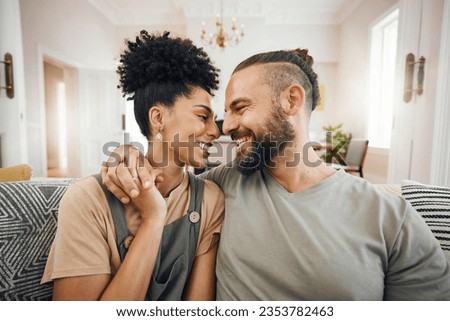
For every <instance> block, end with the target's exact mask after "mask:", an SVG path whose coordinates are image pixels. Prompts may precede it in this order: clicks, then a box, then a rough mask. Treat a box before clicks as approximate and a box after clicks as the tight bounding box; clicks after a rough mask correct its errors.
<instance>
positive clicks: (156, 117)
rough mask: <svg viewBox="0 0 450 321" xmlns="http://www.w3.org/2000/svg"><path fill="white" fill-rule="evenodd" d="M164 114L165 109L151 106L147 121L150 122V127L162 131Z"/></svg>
mask: <svg viewBox="0 0 450 321" xmlns="http://www.w3.org/2000/svg"><path fill="white" fill-rule="evenodd" d="M164 114H165V110H164V108H163V107H162V106H159V105H155V106H152V107H151V108H150V110H149V111H148V121H149V123H150V128H154V129H155V130H157V131H158V132H160V131H162V130H163V128H164Z"/></svg>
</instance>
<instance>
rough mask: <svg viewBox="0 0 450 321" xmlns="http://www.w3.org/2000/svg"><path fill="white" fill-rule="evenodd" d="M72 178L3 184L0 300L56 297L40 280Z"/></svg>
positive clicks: (0, 197)
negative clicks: (59, 209) (60, 202)
mask: <svg viewBox="0 0 450 321" xmlns="http://www.w3.org/2000/svg"><path fill="white" fill-rule="evenodd" d="M71 181H72V180H70V179H69V180H48V181H27V182H8V183H0V301H3V300H50V299H51V298H52V287H51V285H50V284H44V285H41V284H40V281H41V277H42V273H43V272H44V267H45V264H46V261H47V256H48V252H49V250H50V245H51V243H52V241H53V238H54V234H55V231H56V220H57V216H58V206H59V201H60V199H61V197H62V195H63V194H64V192H65V191H66V189H67V186H68V185H69V184H70V182H71Z"/></svg>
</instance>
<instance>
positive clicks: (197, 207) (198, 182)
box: [187, 171, 205, 215]
mask: <svg viewBox="0 0 450 321" xmlns="http://www.w3.org/2000/svg"><path fill="white" fill-rule="evenodd" d="M188 173H189V186H190V187H191V195H190V202H189V208H188V210H187V212H188V214H189V213H191V212H194V211H195V212H197V213H198V214H200V215H201V214H202V199H203V189H204V186H205V181H204V180H203V179H201V178H199V177H197V176H195V175H194V174H193V173H191V172H189V171H188Z"/></svg>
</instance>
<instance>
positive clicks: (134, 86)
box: [117, 30, 219, 138]
mask: <svg viewBox="0 0 450 321" xmlns="http://www.w3.org/2000/svg"><path fill="white" fill-rule="evenodd" d="M169 34H170V33H169V32H167V31H165V32H164V33H163V34H162V35H160V34H149V33H148V32H147V31H145V30H142V31H141V32H140V33H139V35H138V36H137V37H136V40H135V41H130V40H127V41H126V49H125V50H124V51H123V52H122V54H121V55H120V64H119V66H118V68H117V73H118V74H119V76H120V80H119V83H120V85H119V86H118V88H119V89H121V90H122V93H123V96H124V97H125V96H128V100H134V115H135V117H136V121H137V123H138V125H139V127H140V130H141V133H142V134H143V135H144V136H145V137H147V138H149V135H150V134H151V132H150V128H149V119H148V111H149V110H150V108H151V107H152V106H154V105H155V104H161V105H163V106H166V107H168V108H170V107H171V106H173V105H174V103H175V101H176V100H177V98H180V97H183V96H184V97H189V95H190V94H191V92H192V90H193V89H194V88H195V87H200V88H202V89H204V90H205V91H206V92H208V93H209V94H210V95H213V91H214V90H217V88H218V84H219V80H218V77H219V69H217V68H216V67H214V66H213V65H212V62H211V60H210V58H209V57H208V55H207V54H206V52H205V51H204V50H203V48H197V47H196V46H195V45H194V44H193V43H192V41H191V40H189V39H182V38H178V37H174V38H172V37H169Z"/></svg>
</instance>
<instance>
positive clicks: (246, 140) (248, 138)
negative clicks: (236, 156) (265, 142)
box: [234, 135, 253, 151]
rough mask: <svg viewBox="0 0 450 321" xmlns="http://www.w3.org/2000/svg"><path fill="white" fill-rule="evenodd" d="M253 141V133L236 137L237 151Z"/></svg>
mask: <svg viewBox="0 0 450 321" xmlns="http://www.w3.org/2000/svg"><path fill="white" fill-rule="evenodd" d="M252 141H253V139H252V136H251V135H246V136H242V137H239V138H235V139H234V142H235V143H236V150H237V151H242V148H243V147H244V146H245V145H246V144H248V143H251V142H252Z"/></svg>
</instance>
